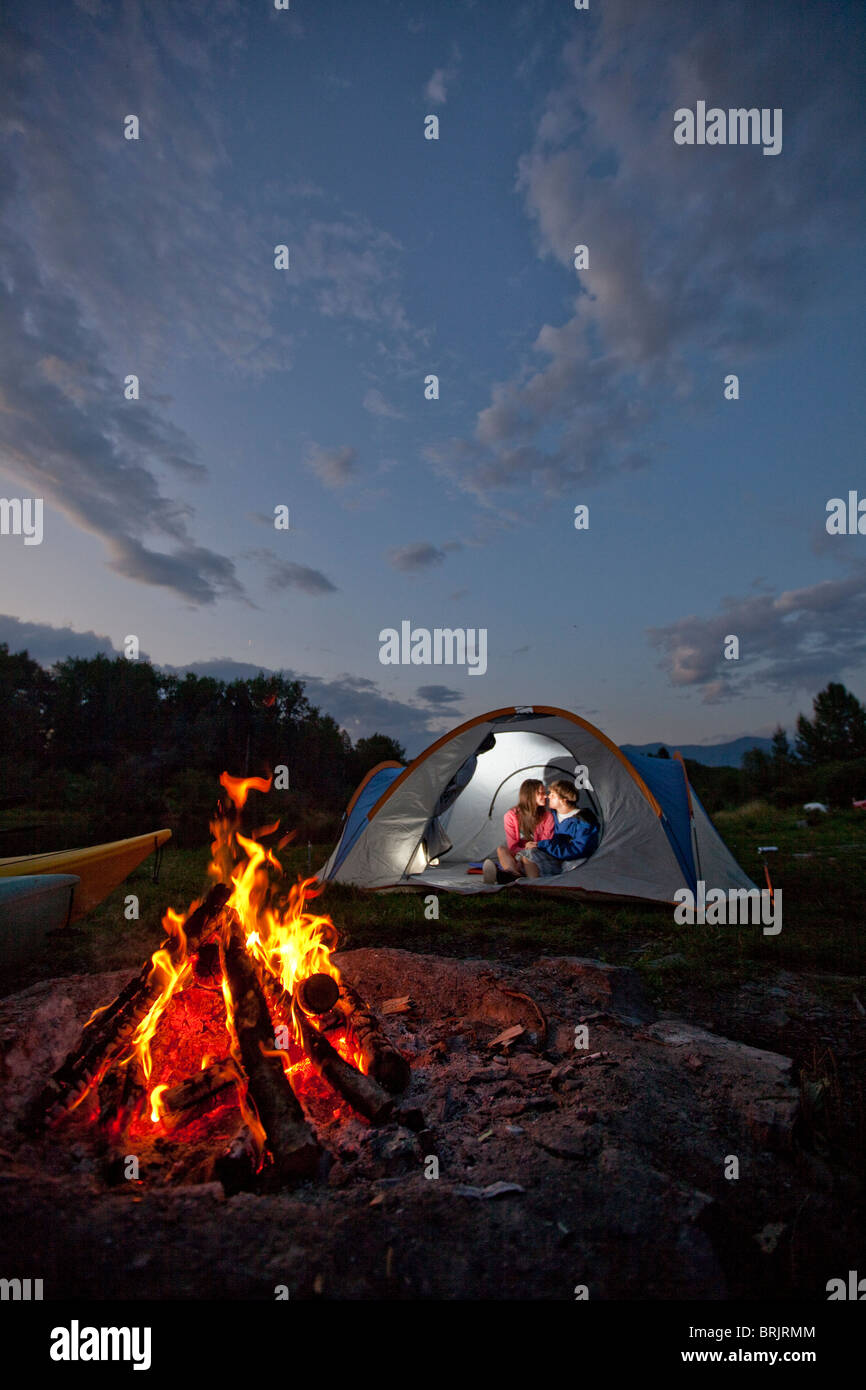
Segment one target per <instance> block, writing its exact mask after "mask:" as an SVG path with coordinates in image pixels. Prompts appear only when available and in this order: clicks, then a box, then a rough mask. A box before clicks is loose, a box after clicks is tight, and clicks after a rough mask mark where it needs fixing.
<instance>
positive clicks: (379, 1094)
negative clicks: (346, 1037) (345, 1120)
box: [260, 971, 395, 1125]
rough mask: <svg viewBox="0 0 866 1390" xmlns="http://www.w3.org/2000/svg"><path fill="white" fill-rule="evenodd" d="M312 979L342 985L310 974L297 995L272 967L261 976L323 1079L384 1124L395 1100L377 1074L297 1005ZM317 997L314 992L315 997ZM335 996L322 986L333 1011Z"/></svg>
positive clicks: (368, 1116)
mask: <svg viewBox="0 0 866 1390" xmlns="http://www.w3.org/2000/svg"><path fill="white" fill-rule="evenodd" d="M308 980H314V981H318V980H330V981H331V983H332V984H333V985H334V986H335V988H336V989H337V991H339V986H338V985H337V983H336V981H335V980H333V979H332V977H331V976H330V975H310V976H308V977H307V980H303V981H302V982H301V984H300V985H298V987H297V989H296V991H295V996H294V997H293V996H292V995H291V994H289V992H288V990H285V989H283V987H282V985H281V984H280V982H279V980H278V979H277V978H276V976H274V975H272V974H271V973H270V972H269V971H264V972H263V973H262V975H261V976H260V983H261V984H262V986H263V988H264V991H265V993H266V995H267V996H268V998H269V999H270V1001H271V1004H272V1005H273V1007H274V1009H275V1011H276V1012H277V1014H279V1015H280V1016H281V1017H282V1018H284V1019H289V1018H291V1019H292V1020H293V1022H294V1025H295V1028H296V1029H297V1032H298V1037H299V1039H300V1043H301V1047H302V1048H303V1050H304V1052H305V1054H306V1056H307V1057H309V1059H310V1061H311V1062H312V1064H313V1068H314V1070H315V1071H316V1072H317V1073H318V1075H319V1076H321V1078H322V1080H323V1081H327V1083H328V1085H329V1086H331V1087H333V1089H334V1090H335V1091H336V1092H337V1094H338V1095H340V1096H342V1097H343V1100H345V1101H348V1103H349V1104H350V1105H351V1107H352V1109H353V1110H357V1112H358V1114H359V1115H363V1116H364V1117H365V1118H366V1119H368V1120H369V1121H370V1122H371V1124H374V1125H381V1124H384V1123H385V1121H386V1120H389V1119H391V1117H392V1116H393V1114H394V1104H395V1103H394V1101H393V1099H392V1098H391V1096H389V1095H388V1092H387V1091H386V1090H385V1089H384V1088H383V1087H382V1086H380V1085H379V1083H378V1081H377V1080H376V1079H375V1077H372V1076H365V1075H364V1073H363V1072H361V1071H358V1069H357V1067H353V1066H352V1064H351V1062H347V1061H346V1059H345V1058H344V1057H341V1056H340V1054H339V1052H338V1051H337V1049H336V1048H335V1047H334V1046H333V1044H332V1043H331V1042H330V1041H329V1039H328V1038H326V1037H325V1034H324V1033H323V1032H320V1031H319V1029H318V1028H317V1027H316V1025H315V1024H314V1023H313V1022H311V1020H310V1019H308V1018H307V1017H306V1015H305V1013H304V1011H303V1009H302V1008H297V1007H296V1006H295V1004H294V999H296V998H297V996H298V995H299V994H302V993H304V988H303V987H304V985H306V984H307V982H308ZM316 997H317V996H316V993H315V992H314V998H316ZM334 997H335V996H334V992H333V991H331V990H328V989H326V988H322V989H321V991H320V993H319V995H318V1000H319V1002H322V1003H326V1004H327V1008H328V1012H330V1007H331V1003H332V1001H333V999H334ZM323 1012H324V1010H323Z"/></svg>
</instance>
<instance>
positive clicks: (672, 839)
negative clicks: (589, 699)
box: [319, 705, 755, 902]
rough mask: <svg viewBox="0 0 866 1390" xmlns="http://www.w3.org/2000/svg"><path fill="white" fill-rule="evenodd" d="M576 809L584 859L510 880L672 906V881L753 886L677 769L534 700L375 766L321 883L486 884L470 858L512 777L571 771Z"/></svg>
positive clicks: (479, 855)
mask: <svg viewBox="0 0 866 1390" xmlns="http://www.w3.org/2000/svg"><path fill="white" fill-rule="evenodd" d="M578 768H585V769H586V773H585V776H584V780H585V782H586V786H585V787H584V788H583V789H582V790H581V791H580V804H581V807H587V808H591V809H592V810H593V811H594V812H595V814H596V816H597V817H598V821H599V826H600V832H601V837H600V842H599V846H598V849H597V850H596V852H595V854H593V855H592V856H591V858H589V859H587V860H585V861H584V862H583V863H582V864H580V865H579V866H578V867H576V868H573V869H570V870H567V871H566V872H564V873H562V874H558V875H555V876H553V877H549V878H539V879H533V880H526V879H521V880H519V881H518V882H517V883H516V884H515V885H513V886H514V887H515V888H516V889H519V890H520V891H525V892H545V891H550V890H551V889H559V890H561V889H574V890H578V891H581V892H584V893H597V894H605V895H612V896H616V897H630V898H642V899H649V900H652V901H659V902H672V901H673V898H674V893H675V892H676V891H677V889H681V888H691V889H692V891H695V888H696V885H697V881H698V879H703V881H704V882H705V883H706V885H707V888H708V889H709V888H722V889H724V890H725V891H727V890H728V889H730V888H746V889H750V888H754V887H755V884H753V883H752V881H751V879H749V878H748V877H747V875H746V874H745V873H744V872H743V870H742V869H741V868H740V867H739V865H738V864H737V862H736V860H735V859H734V858H733V856H732V854H731V853H730V851H729V850H728V849H727V847H726V845H725V844H724V842H723V841H722V839H721V838H720V836H719V835H718V833H717V831H716V830H715V828H714V826H713V825H712V822H711V821H710V819H709V817H708V816H707V814H706V812H705V811H704V809H703V807H702V806H701V804H700V801H699V800H698V798H697V796H696V795H695V793H694V791H693V790H692V788H691V787H690V785H689V781H688V777H687V774H686V769H685V764H684V763H683V762H682V760H681V759H679V758H677V757H675V758H672V759H670V760H667V759H659V758H648V757H643V756H641V755H638V754H633V755H631V756H630V757H626V755H625V754H624V753H623V752H622V751H621V750H620V749H619V748H617V747H616V745H615V744H613V743H612V742H611V741H610V739H608V738H607V737H606V736H605V735H604V734H603V733H602V732H601V730H599V729H597V728H595V726H594V725H592V724H590V723H588V722H587V721H586V720H585V719H581V718H580V717H579V716H578V715H575V714H571V713H569V712H568V711H567V710H559V709H553V708H549V707H547V706H539V705H535V706H532V707H528V706H527V707H519V706H517V707H511V708H509V709H502V710H495V711H493V712H492V713H490V714H485V715H481V716H479V717H478V718H476V719H472V720H469V721H468V722H467V723H465V724H461V725H460V726H458V727H457V728H456V729H453V730H452V731H451V732H450V733H448V734H446V735H444V736H443V737H442V738H440V739H437V740H436V742H435V743H433V744H431V746H430V747H429V748H427V749H426V750H425V751H424V752H423V753H421V754H419V756H418V757H417V758H415V759H414V761H412V762H411V763H409V764H408V766H407V767H402V766H401V765H400V764H399V763H382V764H380V765H379V766H378V767H376V768H374V769H373V770H372V771H371V772H370V773H368V775H367V777H366V778H365V779H364V781H363V782H362V783H361V785H360V787H359V788H358V790H357V791H356V792H355V795H354V797H353V798H352V801H351V802H350V803H349V806H348V808H347V811H346V816H345V820H344V824H343V832H342V835H341V837H340V841H339V843H338V844H337V846H336V848H335V849H334V852H333V854H332V855H331V857H330V858H329V860H328V862H327V863H326V864H325V865H324V866H323V868H322V869H321V870H320V872H319V878H320V879H321V880H322V881H331V882H339V883H352V884H355V885H357V886H359V887H363V888H379V889H381V888H395V887H405V888H410V887H414V888H420V889H431V890H439V889H447V890H450V891H452V892H460V893H485V892H486V893H491V892H498V891H501V885H496V884H485V883H484V882H483V879H482V878H481V875H480V874H471V873H469V872H468V869H469V865H470V864H472V863H477V862H478V861H479V860H482V859H484V858H485V857H486V856H488V855H495V851H496V846H497V845H498V844H501V843H503V841H504V832H503V824H502V820H503V816H504V814H505V812H506V811H507V810H508V809H509V807H511V806H514V805H515V804H516V802H517V797H518V792H519V789H520V784H521V782H522V781H523V780H524V779H525V778H530V777H531V778H539V779H540V780H542V781H544V782H546V783H549V782H551V781H552V780H555V779H556V778H560V777H566V778H569V779H571V780H574V779H575V776H576V772H577V769H578Z"/></svg>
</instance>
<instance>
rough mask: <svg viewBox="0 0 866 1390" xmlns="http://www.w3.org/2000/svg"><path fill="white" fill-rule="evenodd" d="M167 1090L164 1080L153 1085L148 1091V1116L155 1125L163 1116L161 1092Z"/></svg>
mask: <svg viewBox="0 0 866 1390" xmlns="http://www.w3.org/2000/svg"><path fill="white" fill-rule="evenodd" d="M167 1090H168V1085H167V1084H166V1083H165V1082H160V1084H159V1085H158V1086H154V1088H153V1090H152V1091H151V1093H150V1118H151V1120H152V1121H153V1123H154V1124H155V1125H158V1124H159V1122H160V1120H161V1119H162V1116H163V1104H162V1093H163V1091H167Z"/></svg>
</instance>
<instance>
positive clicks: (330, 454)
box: [304, 444, 358, 490]
mask: <svg viewBox="0 0 866 1390" xmlns="http://www.w3.org/2000/svg"><path fill="white" fill-rule="evenodd" d="M357 461H358V450H357V449H353V448H352V446H351V445H349V444H345V445H344V446H343V447H342V448H341V449H326V448H324V447H323V445H321V444H311V445H310V447H309V448H308V450H307V455H306V458H305V459H304V462H305V464H306V466H307V468H309V470H310V472H311V473H314V474H315V475H316V477H317V478H318V479H319V482H320V483H323V484H324V486H325V487H327V488H331V489H332V490H333V489H337V488H343V487H345V486H346V484H347V483H350V482H352V481H353V479H354V477H355V465H356V463H357Z"/></svg>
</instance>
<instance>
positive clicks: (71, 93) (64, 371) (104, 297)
mask: <svg viewBox="0 0 866 1390" xmlns="http://www.w3.org/2000/svg"><path fill="white" fill-rule="evenodd" d="M97 14H98V20H97V21H96V22H93V21H92V20H91V19H90V18H88V16H89V15H97ZM17 23H18V25H19V27H18V28H15V26H14V24H11V23H10V24H8V25H7V28H6V32H5V34H4V44H3V46H2V52H0V124H2V125H3V126H4V128H5V129H6V131H7V132H8V133H9V137H10V138H9V139H8V140H7V141H6V142H5V145H4V149H3V153H2V156H0V265H2V270H0V297H2V303H0V318H2V325H0V361H2V381H3V386H2V410H0V466H2V467H3V469H4V470H5V471H7V472H11V473H12V474H13V475H14V477H15V479H16V481H17V482H18V485H19V487H21V488H22V489H25V490H26V491H27V492H29V493H31V494H32V495H35V496H41V497H44V498H45V500H46V503H47V504H49V505H50V506H53V507H55V508H56V509H57V510H59V511H60V512H61V513H62V514H63V515H64V517H65V518H66V519H67V520H69V521H70V522H71V523H72V524H73V525H75V526H77V527H78V528H79V529H81V530H83V531H85V532H87V533H88V534H90V535H93V536H95V537H97V538H98V539H99V541H100V542H101V543H102V544H103V545H104V547H105V549H106V552H107V561H108V564H109V566H110V567H111V568H112V569H113V570H115V572H117V573H119V574H122V575H124V576H125V577H126V578H129V579H131V580H133V581H134V582H136V583H143V584H147V585H155V586H158V587H162V588H168V589H170V590H172V591H173V592H174V593H176V594H177V595H178V596H179V597H181V598H182V599H184V600H186V601H189V602H192V603H195V604H212V603H214V602H215V601H216V600H217V599H219V598H221V597H234V598H243V597H244V590H243V587H242V585H241V583H240V581H239V579H238V576H237V574H236V572H235V567H234V562H233V560H232V558H231V557H230V556H228V555H225V554H221V553H219V552H218V551H215V550H211V549H208V548H206V547H204V546H202V545H200V544H199V543H198V541H197V538H196V535H195V530H196V516H195V510H194V508H193V506H192V505H191V504H190V502H189V501H186V500H178V487H179V484H182V485H184V486H186V485H188V484H195V483H199V484H201V483H204V482H210V481H211V475H210V472H209V469H208V468H207V467H206V466H205V463H204V462H203V461H202V459H201V458H199V457H198V455H197V451H196V449H195V446H194V444H193V442H192V441H191V440H190V438H189V437H188V435H187V434H186V433H185V432H184V431H183V430H182V429H180V428H178V427H177V426H176V425H175V424H174V423H173V422H172V420H171V419H170V411H171V404H172V403H171V400H170V399H169V398H168V396H167V395H166V394H165V391H164V389H163V388H162V386H161V383H162V382H164V381H165V380H166V379H167V378H169V377H170V374H171V373H173V372H177V371H178V370H179V369H181V368H186V369H189V367H190V364H194V367H195V370H196V371H197V372H201V371H202V370H204V371H207V372H208V373H209V374H212V373H214V372H228V373H230V374H231V376H233V377H236V376H238V375H243V376H252V377H262V376H264V375H266V374H268V373H272V372H277V371H280V372H284V371H286V370H287V369H288V368H290V367H291V365H292V360H293V354H294V338H293V335H292V334H291V333H290V332H287V331H285V330H284V328H283V327H282V323H283V321H284V320H285V318H286V308H287V302H288V301H291V304H292V307H294V306H295V305H296V303H300V304H301V305H306V306H308V307H310V308H312V309H315V310H316V311H318V312H319V313H321V314H324V315H327V316H329V317H332V318H350V319H354V320H355V321H356V322H359V323H360V324H361V325H362V326H367V327H368V328H369V329H370V330H373V331H375V332H376V333H381V331H382V330H389V331H390V333H391V334H392V338H391V340H390V341H389V343H388V344H387V345H386V346H385V347H384V348H383V351H386V352H393V353H394V354H396V355H397V356H401V355H402V356H404V357H405V356H407V355H410V354H411V351H412V350H413V345H414V344H416V343H417V342H419V341H423V339H424V335H423V334H418V333H416V331H415V330H414V329H413V328H412V327H411V325H410V324H409V322H408V319H407V317H406V314H405V311H404V309H403V305H402V301H401V298H400V292H399V270H400V257H401V255H402V248H401V247H400V245H399V243H398V242H397V241H396V240H395V239H394V238H393V237H391V236H389V235H388V234H387V233H385V232H382V231H380V230H379V229H377V228H376V227H374V226H373V225H372V224H371V223H370V222H369V221H368V220H367V219H365V218H362V217H357V216H353V215H352V214H350V213H345V214H341V216H340V217H339V218H337V219H334V220H330V221H329V220H322V219H319V220H313V221H309V220H308V217H307V209H306V208H305V207H303V206H301V207H299V208H298V209H297V211H296V212H295V213H294V215H293V217H289V218H286V215H285V190H283V189H281V190H279V193H278V194H277V192H275V191H274V190H271V191H270V192H268V190H267V189H266V188H260V187H259V185H258V183H257V182H256V181H255V178H254V177H253V175H252V174H245V173H244V171H243V170H241V171H240V172H238V170H237V167H236V166H233V165H232V155H231V153H230V141H231V139H233V133H232V132H231V131H230V130H229V129H228V125H227V115H226V110H227V108H226V107H225V102H224V92H225V90H226V72H227V70H228V68H229V66H230V64H231V62H232V61H233V59H234V56H235V55H236V54H237V53H238V52H239V51H241V50H242V49H243V47H244V45H245V44H246V42H247V38H248V30H249V27H250V20H249V19H248V18H247V17H245V15H244V12H243V9H242V7H238V6H236V5H235V4H233V3H221V4H219V5H216V6H208V7H207V15H206V17H205V15H204V7H203V6H202V5H199V4H192V5H187V4H180V3H173V0H166V3H165V5H164V6H163V7H162V8H161V10H160V21H159V23H158V24H152V23H150V22H149V20H148V18H147V16H146V14H145V12H144V11H143V10H142V8H141V6H139V5H138V4H135V3H131V4H129V5H124V6H99V7H97V6H96V5H95V4H91V3H86V4H83V5H79V7H78V10H77V11H76V12H75V18H74V21H71V22H70V24H69V26H68V33H64V32H63V29H62V28H61V30H60V31H58V33H57V35H56V36H55V38H56V41H52V43H48V42H47V41H45V40H44V33H43V31H44V21H43V19H42V17H41V16H40V15H39V14H38V13H37V12H36V11H33V10H32V9H31V10H28V9H26V7H25V8H23V9H21V11H20V15H19V17H18V19H17ZM203 26H204V28H205V29H206V32H203ZM30 30H32V33H31V32H30ZM70 54H74V57H73V58H72V59H70ZM70 61H71V62H72V63H73V68H74V80H73V79H72V77H71V73H72V71H73V68H71V67H70V66H69V64H70ZM127 112H133V113H137V114H138V115H139V116H140V120H141V138H140V139H139V140H138V141H127V140H125V139H124V138H123V127H122V114H123V113H127ZM82 132H86V138H82ZM230 172H232V173H233V174H235V175H236V176H237V177H238V178H240V179H241V183H240V185H237V186H233V187H232V191H231V194H230V195H229V194H227V193H226V191H225V190H226V187H227V181H226V176H227V175H228V174H229V173H230ZM244 179H247V182H246V183H244V182H243V180H244ZM315 192H316V190H315V188H314V187H310V188H308V189H306V190H304V193H305V196H307V195H308V196H312V195H313V194H314V193H315ZM278 197H279V205H278V206H279V215H276V209H277V198H278ZM271 204H273V206H271ZM275 222H276V228H277V231H278V233H279V234H278V235H277V234H275ZM283 239H285V240H286V241H287V243H288V244H289V245H290V248H291V253H292V272H291V274H290V275H286V276H283V275H280V274H278V273H277V272H276V271H275V270H274V267H273V246H274V243H275V242H276V241H277V240H283ZM380 346H382V345H381V344H380V343H379V342H378V341H377V343H376V347H377V349H378V348H379V347H380ZM128 373H134V374H135V375H137V376H138V377H139V379H140V390H141V397H140V399H139V400H138V401H127V400H125V399H124V396H123V379H124V377H125V376H126V375H127V374H128ZM321 466H322V469H323V471H324V473H325V474H326V482H327V485H334V486H339V485H341V482H342V480H343V477H344V475H345V473H346V471H347V470H350V466H351V464H350V461H347V460H346V459H343V460H342V461H341V459H340V457H339V456H338V457H337V458H335V459H334V460H333V465H332V467H331V469H330V471H329V469H328V460H327V455H325V457H323V459H322V460H321ZM341 470H342V471H341Z"/></svg>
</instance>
